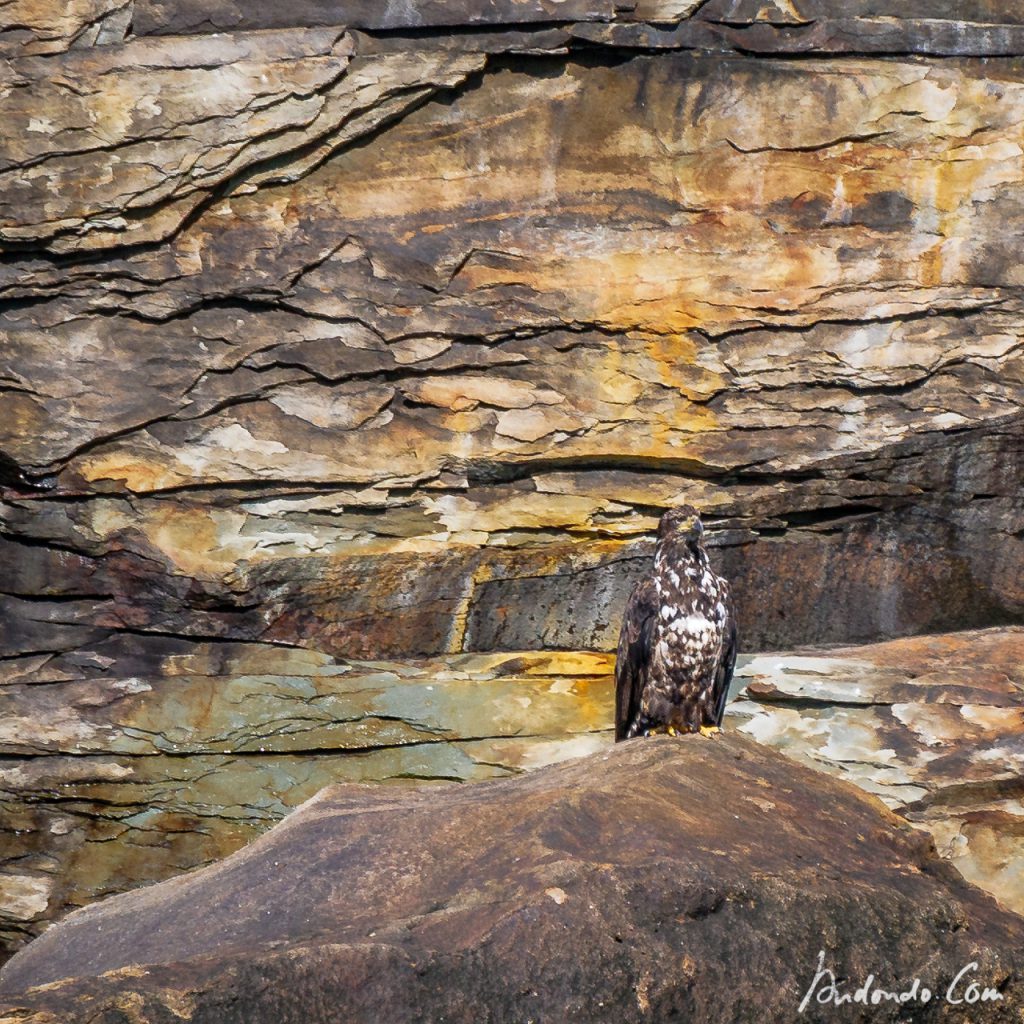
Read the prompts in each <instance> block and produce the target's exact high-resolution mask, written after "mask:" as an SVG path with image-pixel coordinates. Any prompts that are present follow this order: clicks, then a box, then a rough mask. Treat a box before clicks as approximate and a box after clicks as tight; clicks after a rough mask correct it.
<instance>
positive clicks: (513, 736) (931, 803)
mask: <svg viewBox="0 0 1024 1024" xmlns="http://www.w3.org/2000/svg"><path fill="white" fill-rule="evenodd" d="M1022 645H1024V630H1021V629H1019V628H1018V629H1002V630H989V631H981V632H975V633H958V634H949V635H946V636H939V637H923V638H919V639H914V640H901V641H894V642H890V643H885V644H876V645H869V646H864V647H856V648H849V649H844V648H831V649H825V650H817V651H812V652H802V653H801V652H797V653H778V654H770V655H763V656H756V657H754V658H752V659H751V658H750V657H749V656H745V657H744V658H742V659H741V661H740V667H739V672H738V675H737V678H736V681H735V685H734V695H735V696H736V698H737V699H735V700H734V702H733V703H732V704H731V705H730V708H729V712H728V720H727V724H728V728H729V729H730V730H739V731H740V732H743V733H747V734H749V735H752V736H753V737H755V738H756V739H758V740H759V741H761V742H762V743H765V744H768V745H771V746H774V747H777V748H778V749H779V750H780V751H782V752H783V753H785V754H787V755H789V756H791V757H795V758H797V759H798V760H800V761H802V762H803V763H805V764H807V765H809V766H811V767H814V768H816V769H818V770H824V771H827V772H830V773H832V774H834V775H836V776H838V777H839V778H842V779H845V780H848V781H851V782H854V783H856V784H857V785H858V786H860V787H861V788H863V789H866V790H867V791H868V792H870V793H873V794H877V795H878V796H880V797H881V798H882V799H883V800H884V801H885V802H886V803H887V804H888V805H889V806H890V807H891V808H892V809H894V810H896V811H897V812H898V813H900V814H901V815H903V816H905V817H907V818H908V819H909V820H910V821H912V822H914V823H915V824H917V825H919V826H920V827H923V828H927V829H929V830H930V831H931V832H932V834H933V835H934V836H935V839H936V842H937V845H938V848H939V852H940V854H941V855H942V856H943V857H946V858H949V859H950V860H951V861H952V863H954V864H955V865H956V866H957V867H958V868H960V869H961V871H962V872H963V873H964V874H965V875H966V876H967V877H968V878H969V879H970V880H971V881H973V882H975V883H976V884H978V885H980V886H981V887H982V888H984V889H986V890H987V891H989V892H990V893H992V894H993V895H995V896H996V897H997V898H998V899H999V900H1000V901H1001V902H1002V903H1003V904H1004V905H1006V906H1007V907H1010V908H1011V909H1014V910H1016V911H1018V912H1024V889H1022V887H1021V878H1022V877H1024V840H1022V833H1024V828H1022V825H1021V822H1022V821H1024V808H1022V806H1021V786H1020V778H1021V774H1022V769H1024V739H1022V737H1024V693H1022V688H1024V677H1022V676H1021V665H1022V664H1024V649H1022ZM612 669H613V658H612V656H611V655H608V654H593V653H586V652H580V653H557V652H547V653H544V652H521V653H505V654H500V655H495V654H490V655H485V654H475V655H458V656H448V657H444V658H433V659H425V660H421V661H415V662H373V663H365V662H364V663H359V662H342V661H339V660H338V659H336V658H333V657H330V656H328V655H326V654H323V653H319V652H314V651H310V650H304V649H300V648H282V647H272V646H268V645H265V644H237V643H228V642H187V641H183V640H171V639H160V638H147V637H136V638H132V639H130V640H125V639H122V640H119V641H107V642H105V643H100V644H96V645H94V646H92V647H88V648H83V649H80V650H77V651H75V652H72V653H71V654H68V655H65V656H61V657H49V656H45V655H42V656H35V657H26V658H21V659H13V660H11V661H8V662H5V663H0V732H2V743H0V818H2V821H3V823H4V827H5V832H4V847H5V855H4V859H3V861H2V863H0V890H2V891H4V892H6V893H7V896H6V897H5V899H4V901H3V904H2V909H0V938H2V941H3V943H4V945H5V946H6V948H7V949H8V950H11V951H13V950H14V949H16V948H18V947H19V946H21V945H23V944H24V942H25V941H26V940H27V939H28V938H29V937H31V936H32V935H35V934H38V933H39V932H40V931H41V930H42V929H43V928H44V927H45V926H46V925H47V924H49V923H50V922H51V921H53V920H56V919H58V918H60V917H62V916H63V915H64V914H66V913H67V911H68V910H69V909H73V908H75V907H80V906H83V905H86V904H89V903H91V902H93V901H95V900H97V899H99V898H101V897H104V896H107V895H111V894H114V893H118V892H123V891H125V890H126V889H131V888H135V887H137V886H139V885H143V884H147V883H150V882H157V881H161V880H163V879H165V878H168V877H172V876H174V875H176V874H178V873H180V872H182V871H184V870H188V869H190V868H192V867H196V866H199V865H203V864H209V863H211V862H213V861H215V860H217V859H219V858H221V857H224V856H226V855H228V854H230V853H232V852H234V851H235V850H237V849H238V848H239V847H240V846H242V845H243V844H244V843H246V842H248V841H250V840H251V839H253V838H255V837H256V836H258V835H259V834H260V833H262V832H263V831H264V830H265V829H266V828H268V827H269V826H271V825H272V824H274V823H275V822H276V821H278V820H279V819H280V818H281V817H282V816H283V815H284V814H286V813H287V812H288V811H290V810H292V809H293V808H294V807H296V806H297V805H298V804H300V803H301V802H302V801H304V800H306V799H308V798H309V797H311V796H313V795H314V794H315V793H316V792H317V790H319V789H320V788H321V787H323V786H325V785H328V784H329V783H331V782H336V781H346V780H347V781H358V782H375V783H388V784H436V783H444V782H454V781H479V780H483V779H488V778H494V777H498V776H502V775H507V774H514V773H518V772H521V771H524V770H529V769H534V768H538V767H541V766H543V765H546V764H550V763H552V762H554V761H559V760H563V759H565V758H569V757H576V756H580V755H585V754H588V753H592V752H594V751H596V750H600V749H603V748H605V747H607V746H609V745H610V744H611V742H612V733H611V722H612V707H613V692H612V679H611V675H612ZM8 890H9V891H8Z"/></svg>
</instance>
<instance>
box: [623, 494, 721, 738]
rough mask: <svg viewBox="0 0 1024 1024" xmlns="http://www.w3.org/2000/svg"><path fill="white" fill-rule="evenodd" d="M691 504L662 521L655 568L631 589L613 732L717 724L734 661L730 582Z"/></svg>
mask: <svg viewBox="0 0 1024 1024" xmlns="http://www.w3.org/2000/svg"><path fill="white" fill-rule="evenodd" d="M703 536H704V526H703V524H702V523H701V521H700V515H699V514H698V513H697V510H696V509H695V508H693V507H692V506H690V505H681V506H680V507H678V508H673V509H669V511H668V512H666V513H665V514H664V515H663V516H662V517H661V522H660V524H659V525H658V540H657V544H656V546H655V549H654V575H653V576H649V577H647V578H646V579H643V580H641V581H640V582H639V583H638V584H637V585H636V586H635V587H634V588H633V591H632V593H631V594H630V595H629V600H628V601H627V602H626V611H625V614H624V616H623V619H622V630H621V632H620V633H619V651H618V657H617V659H616V662H615V739H616V741H618V740H625V739H630V738H632V737H633V736H649V735H651V734H652V733H668V734H669V735H671V736H674V735H676V733H681V732H700V733H702V734H704V735H707V734H708V733H711V732H717V731H718V729H719V728H720V726H721V723H722V715H723V713H724V712H725V699H726V696H727V694H728V692H729V683H730V682H731V681H732V673H733V668H734V667H735V665H736V620H735V618H734V617H733V612H732V601H731V599H730V597H729V584H728V583H726V581H725V580H723V579H722V577H721V576H717V575H716V574H715V573H714V572H713V571H712V569H711V565H710V563H709V562H708V556H707V552H706V551H705V550H704V543H703Z"/></svg>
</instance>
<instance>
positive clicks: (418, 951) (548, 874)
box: [2, 735, 1024, 1024]
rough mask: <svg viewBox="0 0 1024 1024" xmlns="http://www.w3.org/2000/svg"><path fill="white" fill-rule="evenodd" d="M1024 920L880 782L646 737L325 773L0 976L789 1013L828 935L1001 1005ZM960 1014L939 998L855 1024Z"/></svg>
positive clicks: (97, 998) (847, 968)
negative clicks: (420, 780) (251, 829)
mask: <svg viewBox="0 0 1024 1024" xmlns="http://www.w3.org/2000/svg"><path fill="white" fill-rule="evenodd" d="M1022 929H1024V921H1022V920H1021V919H1020V918H1018V917H1016V916H1015V915H1013V914H1010V913H1009V912H1007V911H1004V910H1002V909H1001V908H1000V907H999V906H998V905H997V904H996V903H995V902H994V901H993V900H992V899H991V898H990V897H988V896H987V895H985V894H984V893H982V892H981V891H980V890H978V889H975V888H974V887H972V886H970V885H968V884H967V883H965V882H964V881H963V880H962V879H961V878H960V877H959V876H958V875H957V874H956V873H955V872H954V871H952V870H951V869H950V868H948V867H947V866H945V865H944V864H943V863H942V862H941V861H939V860H938V858H937V857H936V855H935V853H934V850H933V848H932V846H931V843H930V840H929V839H928V838H927V837H926V836H924V835H922V833H920V832H917V831H916V830H914V829H912V828H910V827H909V826H908V825H907V824H906V823H905V822H902V821H901V820H900V819H898V818H896V817H895V816H893V815H892V814H890V813H889V812H888V811H886V810H885V809H884V808H883V807H882V805H881V804H879V803H878V802H877V801H876V800H875V799H874V798H872V797H869V796H866V795H864V794H863V793H860V792H859V791H857V790H856V789H854V788H853V787H851V786H848V785H846V784H844V783H840V782H837V781H835V780H833V779H830V778H828V777H827V776H825V775H822V774H820V773H817V772H812V771H810V770H808V769H805V768H802V767H800V766H798V765H796V764H794V763H793V762H792V761H790V760H788V759H786V758H784V757H782V756H781V755H779V754H777V753H775V752H773V751H770V750H768V749H767V748H764V747H761V746H759V745H757V744H755V743H753V742H751V741H749V740H745V739H743V738H740V737H737V736H729V735H727V736H723V737H720V738H717V739H714V740H704V739H701V738H696V737H695V738H686V739H681V740H671V739H668V738H662V739H655V740H650V741H634V742H631V743H626V744H622V745H619V746H617V747H615V748H614V749H612V750H610V751H608V752H606V753H603V754H596V755H592V756H591V757H589V758H584V759H581V760H577V761H574V762H568V763H565V764H562V765H558V766H554V767H550V768H546V769H542V770H540V771H538V772H535V773H533V774H531V775H528V776H524V777H522V778H518V779H513V780H503V781H498V782H490V783H480V784H478V785H474V786H470V787H458V788H446V789H444V790H433V791H401V792H399V791H394V790H390V791H386V792H384V791H381V790H380V789H374V788H367V787H362V786H336V787H331V788H329V789H327V790H324V791H323V792H322V793H320V794H319V795H318V796H317V797H316V798H314V799H313V800H311V801H309V802H308V803H307V804H305V805H304V806H303V807H302V808H300V809H299V810H298V811H296V812H295V813H294V814H292V815H291V816H290V817H289V818H288V819H287V820H286V821H285V822H283V823H282V824H281V825H279V826H277V827H276V828H275V829H273V830H272V831H271V832H269V833H268V834H267V835H265V836H264V837H262V838H261V839H259V840H258V841H257V842H255V843H253V844H252V845H251V846H249V847H247V848H246V849H245V850H243V851H241V852H239V853H237V854H235V855H234V856H232V857H230V858H228V859H227V860H225V861H223V862H221V863H219V864H217V865H215V866H213V867H210V868H205V869H203V870H201V871H198V872H195V873H193V874H191V875H186V876H182V877H180V878H177V879H173V880H171V881H169V882H165V883H162V884H160V885H157V886H153V887H151V888H149V889H145V890H141V891H138V892H135V893H130V894H126V895H123V896H119V897H115V898H113V899H110V900H108V901H105V902H103V903H100V904H96V905H94V906H92V907H89V908H87V909H85V910H83V911H79V912H78V913H76V914H74V915H72V916H71V917H69V918H67V919H66V920H65V921H63V922H61V923H59V924H57V925H55V926H54V927H53V928H52V929H51V930H50V931H48V932H47V933H46V934H45V935H44V936H42V937H41V938H40V939H37V940H36V941H35V942H34V943H33V944H32V945H31V946H29V947H28V948H27V949H26V950H25V951H23V952H22V953H21V954H19V955H18V956H17V957H16V958H15V959H14V960H12V961H11V962H10V964H9V965H8V966H7V968H6V969H5V971H4V973H3V975H2V986H3V992H4V997H5V999H6V1001H7V1003H8V1005H9V1007H10V1009H8V1011H7V1012H8V1015H9V1017H10V1019H11V1020H15V1021H18V1022H29V1021H32V1022H40V1024H41V1022H42V1021H44V1020H47V1019H50V1018H48V1017H47V1014H48V1013H54V1012H56V1013H58V1015H59V1019H60V1020H62V1021H67V1022H69V1024H71V1022H75V1021H85V1020H87V1019H89V1020H95V1019H97V1015H98V1014H99V1015H102V1014H103V1013H104V1012H109V1013H113V1012H117V1013H118V1014H120V1016H119V1019H121V1020H124V1021H132V1022H139V1024H141V1022H147V1024H150V1022H152V1024H155V1022H157V1021H164V1020H167V1019H170V1016H169V1015H172V1014H177V1015H178V1016H179V1018H180V1019H186V1020H190V1021H193V1022H195V1024H199V1022H207V1021H214V1020H217V1021H225V1020H239V1021H241V1020H245V1021H246V1022H248V1024H259V1022H261V1021H268V1022H270V1021H273V1022H274V1024H283V1022H286V1021H303V1022H307V1021H308V1022H311V1024H313V1022H318V1021H326V1020H329V1019H330V1020H333V1019H340V1018H344V1019H346V1020H349V1021H353V1022H356V1021H367V1022H369V1021H380V1020H389V1021H395V1022H399V1021H407V1020H408V1021H412V1020H417V1021H440V1020H449V1021H467V1022H468V1021H470V1020H472V1021H481V1020H483V1021H509V1020H527V1019H534V1020H559V1021H567V1022H568V1021H588V1022H589V1021H595V1020H616V1021H624V1022H626V1021H641V1020H665V1019H668V1018H669V1017H670V1016H672V1015H673V1014H678V1015H679V1016H680V1019H691V1020H716V1021H723V1022H726V1021H752V1020H757V1021H780V1022H782V1021H785V1022H787V1024H788V1022H791V1021H792V1020H794V1019H796V1017H797V1015H798V1012H797V1011H798V1006H799V1003H800V1001H801V999H802V997H803V995H804V994H805V992H806V990H807V988H808V987H809V986H810V985H811V982H812V980H813V978H814V975H815V969H816V965H817V958H818V953H819V950H822V949H825V951H826V957H827V960H828V962H829V964H831V965H832V966H834V967H835V969H836V971H837V973H838V974H839V975H840V976H841V977H843V978H847V979H861V980H864V979H866V978H867V976H868V974H875V976H876V978H877V979H878V983H879V984H880V985H884V984H885V983H887V982H888V983H890V984H891V985H897V984H901V983H904V982H905V983H906V984H909V983H910V982H911V981H912V979H913V978H914V977H919V978H921V979H922V981H923V982H924V984H926V985H927V986H928V987H929V988H931V989H932V990H933V991H934V992H936V993H943V994H944V993H945V990H946V987H947V986H948V985H949V984H950V982H951V981H952V980H953V978H954V977H955V976H956V974H957V973H958V972H959V971H960V970H961V968H963V967H964V966H965V965H966V964H969V963H974V962H976V963H977V964H978V968H977V979H978V981H979V982H984V983H986V984H987V985H988V986H990V987H992V988H994V989H998V991H999V994H1000V996H1001V997H1002V998H1001V999H999V1000H996V1001H992V1002H987V1003H984V1004H978V1005H977V1006H975V1007H974V1008H973V1009H972V1017H971V1019H972V1021H974V1022H984V1021H994V1020H1006V1021H1009V1020H1016V1019H1017V1018H1018V1015H1019V1012H1020V1009H1021V1006H1022V1003H1021V1001H1020V1000H1021V991H1020V981H1019V971H1020V968H1021V966H1022V954H1021V953H1020V949H1021V940H1022V938H1024V931H1022ZM115 1007H116V1008H117V1009H116V1011H115V1009H114V1008H115ZM959 1013H960V1010H958V1009H957V1008H956V1007H953V1006H949V1005H947V1004H946V1003H945V1002H944V1001H943V1000H942V999H941V998H939V997H938V995H937V996H936V998H934V999H933V1000H932V1001H931V1002H930V1003H928V1004H924V1005H919V1004H915V1003H910V1004H907V1005H904V1006H903V1007H897V1006H892V1005H885V1004H883V1005H882V1006H872V1007H868V1008H867V1009H863V1010H862V1011H861V1012H860V1015H859V1016H857V1015H856V1013H855V1014H854V1015H853V1016H852V1017H849V1018H847V1019H859V1020H868V1019H870V1020H872V1021H880V1020H889V1021H895V1020H903V1021H906V1020H922V1021H923V1020H929V1021H932V1020H945V1019H954V1018H955V1016H956V1014H959ZM956 1019H962V1018H960V1017H956Z"/></svg>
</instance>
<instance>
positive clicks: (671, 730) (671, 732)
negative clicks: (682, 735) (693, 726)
mask: <svg viewBox="0 0 1024 1024" xmlns="http://www.w3.org/2000/svg"><path fill="white" fill-rule="evenodd" d="M665 732H666V733H667V734H668V735H669V736H678V735H679V733H677V732H676V727H675V726H674V725H670V726H669V727H668V728H667V729H666V730H665Z"/></svg>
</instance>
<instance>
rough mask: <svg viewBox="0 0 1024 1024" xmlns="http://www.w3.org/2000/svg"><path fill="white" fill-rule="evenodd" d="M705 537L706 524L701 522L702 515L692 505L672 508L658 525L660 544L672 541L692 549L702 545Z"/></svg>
mask: <svg viewBox="0 0 1024 1024" xmlns="http://www.w3.org/2000/svg"><path fill="white" fill-rule="evenodd" d="M703 536H704V524H703V523H702V522H701V521H700V513H699V512H698V511H697V510H696V509H695V508H694V507H693V506H692V505H678V506H677V507H676V508H670V509H669V510H668V511H667V512H666V513H665V514H664V515H663V516H662V517H661V522H660V523H659V524H658V542H659V543H660V542H661V541H664V540H669V539H672V540H674V541H676V542H677V543H678V542H682V543H685V544H687V545H689V546H690V547H692V548H698V547H700V545H701V539H702V538H703Z"/></svg>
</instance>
